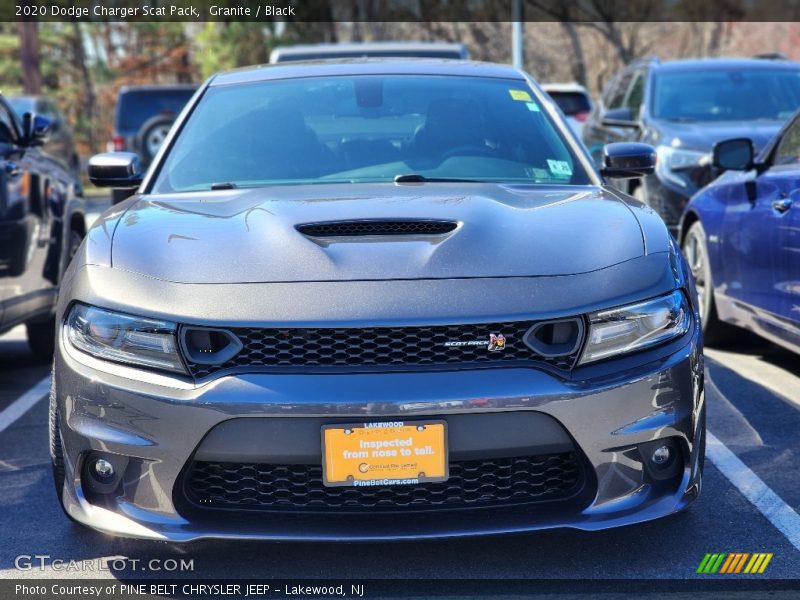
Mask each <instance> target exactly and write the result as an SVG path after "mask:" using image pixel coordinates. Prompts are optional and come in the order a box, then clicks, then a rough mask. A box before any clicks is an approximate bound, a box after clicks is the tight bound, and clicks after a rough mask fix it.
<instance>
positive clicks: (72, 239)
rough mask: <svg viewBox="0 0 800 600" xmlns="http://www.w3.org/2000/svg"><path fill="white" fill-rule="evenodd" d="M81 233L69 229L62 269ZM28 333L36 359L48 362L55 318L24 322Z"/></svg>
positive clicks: (54, 339)
mask: <svg viewBox="0 0 800 600" xmlns="http://www.w3.org/2000/svg"><path fill="white" fill-rule="evenodd" d="M81 240H82V238H81V234H80V233H78V232H77V231H75V230H74V229H71V230H70V232H69V245H68V246H67V256H66V261H65V263H64V269H66V268H67V265H69V263H70V261H72V258H73V257H74V256H75V254H76V253H77V252H78V248H79V247H80V245H81ZM25 329H26V330H27V334H28V347H29V348H30V349H31V352H33V355H34V356H35V357H36V360H37V361H39V362H43V363H48V362H50V361H52V360H53V353H54V352H55V349H56V318H55V316H50V317H49V318H48V319H47V320H45V321H31V322H28V323H25Z"/></svg>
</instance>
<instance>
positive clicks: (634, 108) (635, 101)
mask: <svg viewBox="0 0 800 600" xmlns="http://www.w3.org/2000/svg"><path fill="white" fill-rule="evenodd" d="M644 79H645V76H644V73H643V72H642V71H639V72H637V73H636V76H635V78H634V80H633V83H632V84H631V89H630V91H629V92H628V98H627V100H625V106H627V107H628V108H630V109H631V115H632V116H633V118H634V119H638V118H639V113H640V112H641V111H642V102H643V101H644Z"/></svg>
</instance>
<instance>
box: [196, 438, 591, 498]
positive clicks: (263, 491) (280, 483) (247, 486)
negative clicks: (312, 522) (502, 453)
mask: <svg viewBox="0 0 800 600" xmlns="http://www.w3.org/2000/svg"><path fill="white" fill-rule="evenodd" d="M583 482H584V474H583V468H582V466H581V463H580V461H579V458H578V454H577V453H575V452H565V453H561V454H546V455H540V456H524V457H518V458H494V459H485V460H469V461H453V462H451V463H450V478H449V479H448V480H447V481H443V482H438V483H424V484H420V485H415V486H381V487H378V486H375V487H360V488H355V487H325V486H324V485H323V483H322V467H321V466H319V465H271V464H243V463H221V462H200V461H198V462H194V463H192V465H191V467H190V468H189V471H188V473H187V475H186V478H185V480H184V494H185V497H186V499H187V500H189V502H190V503H191V504H192V505H194V506H195V507H202V508H208V509H214V508H217V509H236V510H262V511H299V512H303V511H305V512H325V511H336V512H359V511H370V512H374V511H387V512H391V511H399V512H402V511H412V510H426V509H447V508H471V507H476V508H478V507H483V506H508V505H517V504H528V503H539V502H547V501H553V500H566V499H569V498H572V497H574V496H575V495H576V494H578V492H579V491H580V490H581V489H582V487H583Z"/></svg>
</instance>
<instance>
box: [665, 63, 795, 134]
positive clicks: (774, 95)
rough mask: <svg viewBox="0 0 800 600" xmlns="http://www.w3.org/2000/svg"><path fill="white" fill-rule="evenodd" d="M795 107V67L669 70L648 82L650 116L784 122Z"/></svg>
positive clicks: (688, 120) (690, 119)
mask: <svg viewBox="0 0 800 600" xmlns="http://www.w3.org/2000/svg"><path fill="white" fill-rule="evenodd" d="M798 106H800V69H785V68H781V69H778V68H767V67H761V68H754V67H751V68H737V69H720V68H716V69H710V68H709V69H702V70H686V71H674V72H672V71H671V72H664V73H658V74H657V75H656V76H655V82H654V87H653V116H654V117H655V118H658V119H667V120H672V121H686V122H691V121H754V120H773V121H785V120H786V119H788V118H789V117H791V116H792V115H793V114H794V112H795V110H797V107H798Z"/></svg>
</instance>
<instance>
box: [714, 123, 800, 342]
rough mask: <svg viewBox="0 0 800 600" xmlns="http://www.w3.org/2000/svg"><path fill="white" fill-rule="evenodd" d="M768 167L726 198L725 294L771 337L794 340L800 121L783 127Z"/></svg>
mask: <svg viewBox="0 0 800 600" xmlns="http://www.w3.org/2000/svg"><path fill="white" fill-rule="evenodd" d="M767 164H768V167H767V168H766V169H765V170H764V171H763V172H761V173H760V174H756V172H755V171H754V172H753V174H752V175H751V176H749V177H747V178H745V180H743V181H740V182H739V184H738V185H734V186H733V187H732V189H731V190H730V192H729V197H728V198H727V199H726V210H725V217H724V219H723V224H722V229H721V232H722V236H721V237H722V240H721V244H722V250H723V252H722V255H723V256H724V257H725V260H724V261H723V270H724V279H725V287H726V291H725V293H726V294H727V295H728V296H730V297H731V298H733V299H736V300H739V301H740V303H744V304H746V305H747V306H748V307H749V308H750V309H751V310H752V311H755V312H756V313H758V315H759V317H760V318H759V321H760V325H761V326H762V327H765V328H767V329H768V330H769V332H770V333H772V334H773V335H780V336H781V337H786V336H788V337H789V338H792V337H794V336H796V335H797V334H798V333H800V329H798V325H799V324H800V117H795V118H794V120H793V121H792V122H791V123H789V124H788V125H787V126H786V127H785V128H784V130H783V132H782V133H781V136H780V139H779V141H778V142H777V144H775V146H774V149H773V150H772V151H771V152H770V153H769V156H768V160H767ZM776 317H777V318H776ZM782 321H786V325H790V324H791V323H793V324H794V325H793V326H789V327H788V328H785V327H783V325H781V322H782ZM792 330H794V332H792ZM787 341H790V342H792V343H794V344H798V343H800V338H798V339H794V340H793V341H792V340H791V339H787Z"/></svg>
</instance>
